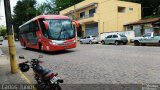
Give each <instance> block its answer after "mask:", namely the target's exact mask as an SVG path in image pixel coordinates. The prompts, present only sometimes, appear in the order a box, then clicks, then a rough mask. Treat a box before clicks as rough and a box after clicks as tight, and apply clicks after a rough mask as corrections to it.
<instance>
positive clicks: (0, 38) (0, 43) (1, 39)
mask: <svg viewBox="0 0 160 90" xmlns="http://www.w3.org/2000/svg"><path fill="white" fill-rule="evenodd" d="M2 42H3V37H2V36H0V45H2Z"/></svg>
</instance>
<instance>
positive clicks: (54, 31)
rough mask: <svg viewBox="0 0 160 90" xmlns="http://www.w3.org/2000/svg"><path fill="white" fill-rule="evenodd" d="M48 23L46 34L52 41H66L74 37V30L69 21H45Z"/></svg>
mask: <svg viewBox="0 0 160 90" xmlns="http://www.w3.org/2000/svg"><path fill="white" fill-rule="evenodd" d="M47 22H48V23H49V30H48V32H49V33H48V34H49V37H50V38H51V39H53V40H67V39H71V38H74V37H75V28H74V26H73V24H72V22H71V20H69V19H65V20H47Z"/></svg>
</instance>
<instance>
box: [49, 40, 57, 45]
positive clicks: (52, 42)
mask: <svg viewBox="0 0 160 90" xmlns="http://www.w3.org/2000/svg"><path fill="white" fill-rule="evenodd" d="M49 44H51V45H57V43H56V42H54V41H50V42H49Z"/></svg>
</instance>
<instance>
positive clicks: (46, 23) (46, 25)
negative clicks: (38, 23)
mask: <svg viewBox="0 0 160 90" xmlns="http://www.w3.org/2000/svg"><path fill="white" fill-rule="evenodd" d="M43 23H44V26H45V29H46V30H48V29H49V24H48V22H47V21H43Z"/></svg>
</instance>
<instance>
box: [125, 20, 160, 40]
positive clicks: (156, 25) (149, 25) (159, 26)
mask: <svg viewBox="0 0 160 90" xmlns="http://www.w3.org/2000/svg"><path fill="white" fill-rule="evenodd" d="M124 26H125V29H126V31H133V32H134V36H135V37H140V36H143V35H144V34H146V33H148V32H154V33H155V34H158V35H160V18H151V19H144V20H138V21H136V22H131V23H128V24H126V25H124Z"/></svg>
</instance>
